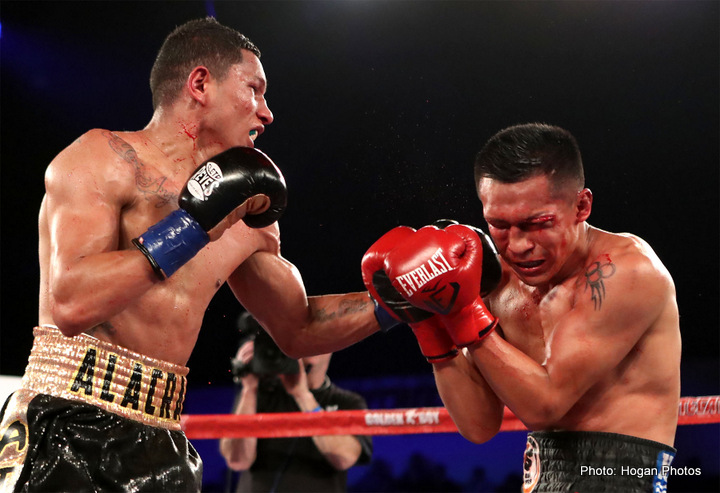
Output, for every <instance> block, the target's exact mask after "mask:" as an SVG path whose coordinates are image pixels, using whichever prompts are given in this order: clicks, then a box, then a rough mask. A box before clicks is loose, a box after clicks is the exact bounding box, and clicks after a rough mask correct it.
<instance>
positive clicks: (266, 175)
mask: <svg viewBox="0 0 720 493" xmlns="http://www.w3.org/2000/svg"><path fill="white" fill-rule="evenodd" d="M256 198H257V199H258V202H259V203H261V204H262V207H260V209H262V210H261V211H260V212H257V213H255V212H254V211H250V212H247V213H246V214H245V215H244V216H243V217H242V220H243V221H244V222H245V224H247V225H248V226H250V227H251V228H264V227H266V226H269V225H270V224H272V223H274V222H275V221H277V220H278V219H279V218H280V216H282V213H283V211H284V210H285V207H286V205H287V188H286V186H285V179H284V178H283V176H282V173H281V172H280V170H279V169H278V168H277V166H275V164H274V163H273V162H272V160H270V158H269V157H268V156H267V155H265V154H264V153H263V152H261V151H259V150H257V149H253V148H251V147H233V148H230V149H228V150H226V151H224V152H222V153H220V154H218V155H217V156H214V157H212V158H210V159H208V160H207V161H205V162H204V163H203V164H201V165H200V166H199V167H198V168H197V169H196V170H195V171H194V172H193V174H192V175H191V176H190V179H189V180H188V181H187V183H186V184H185V186H184V187H183V190H182V191H181V192H180V197H179V200H178V203H179V205H180V209H178V210H175V211H173V212H171V213H170V214H168V215H167V216H166V217H165V218H163V219H162V220H160V221H159V222H157V223H156V224H154V225H153V226H151V227H150V228H148V230H147V231H146V232H145V233H143V234H142V235H140V236H139V237H138V238H135V239H133V240H132V243H133V244H134V245H135V246H136V247H137V248H138V249H139V250H140V251H141V252H142V253H143V254H144V255H145V257H147V259H148V261H149V262H150V265H151V266H152V268H153V270H154V271H155V273H156V274H157V276H158V277H159V278H160V279H161V280H164V279H166V278H168V277H170V276H171V275H172V274H173V273H174V272H175V271H177V270H178V269H179V268H180V267H181V266H183V265H184V264H185V263H187V262H188V261H189V260H190V259H191V258H193V257H194V256H195V255H196V254H197V252H199V251H200V250H201V249H202V248H203V247H204V246H205V245H207V244H208V243H209V242H210V235H208V232H210V231H211V230H213V228H216V227H222V226H224V227H225V228H227V227H230V226H231V225H232V224H234V223H235V222H236V221H237V220H238V219H239V218H238V217H237V216H238V215H239V214H240V213H241V211H239V208H240V207H241V206H243V205H244V204H245V203H246V202H247V201H248V199H253V200H254V199H256ZM221 223H227V224H221ZM222 231H224V229H223V230H222ZM222 231H221V233H220V234H222Z"/></svg>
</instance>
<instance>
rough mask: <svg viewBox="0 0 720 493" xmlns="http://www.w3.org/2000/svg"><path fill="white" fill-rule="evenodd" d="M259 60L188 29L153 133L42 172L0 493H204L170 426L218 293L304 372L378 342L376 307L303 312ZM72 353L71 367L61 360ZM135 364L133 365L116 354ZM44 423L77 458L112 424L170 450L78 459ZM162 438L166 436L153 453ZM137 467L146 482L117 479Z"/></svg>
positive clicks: (222, 36)
mask: <svg viewBox="0 0 720 493" xmlns="http://www.w3.org/2000/svg"><path fill="white" fill-rule="evenodd" d="M259 57H260V52H259V50H258V49H257V47H255V45H254V44H253V43H252V42H250V41H249V40H248V39H247V38H246V37H245V36H243V35H242V34H240V33H238V32H237V31H234V30H233V29H230V28H228V27H226V26H222V25H221V24H219V23H218V22H217V21H215V20H214V19H212V18H207V19H200V20H195V21H190V22H188V23H186V24H184V25H182V26H179V27H178V28H176V30H174V31H173V33H171V34H170V35H169V36H168V37H167V38H166V40H165V42H164V44H163V46H162V48H161V50H160V52H159V54H158V56H157V59H156V62H155V64H154V66H153V69H152V72H151V78H150V86H151V91H152V98H153V107H154V113H153V116H152V119H151V121H150V122H149V123H148V125H147V126H146V127H145V128H143V129H142V130H139V131H132V132H111V131H108V130H102V129H95V130H90V131H89V132H87V133H85V134H84V135H82V136H81V137H80V138H78V139H77V140H76V141H75V142H73V143H72V144H71V145H70V146H69V147H67V148H66V149H65V150H63V151H62V152H61V153H60V154H59V155H58V156H57V157H56V158H55V159H54V160H53V161H52V162H51V163H50V165H49V167H48V169H47V171H46V175H45V186H46V194H45V197H44V199H43V201H42V205H41V208H40V217H39V240H40V241H39V260H40V310H39V324H38V325H40V326H43V327H41V328H38V329H37V330H36V340H35V345H34V349H33V354H32V356H31V364H30V365H29V366H28V370H27V372H26V375H25V377H24V379H23V386H22V388H21V390H20V391H19V392H17V393H16V394H15V395H14V396H12V397H11V400H10V402H9V403H8V406H7V409H6V412H5V413H4V419H3V421H2V423H1V424H0V435H1V436H2V444H3V448H2V450H0V470H1V471H2V474H1V475H0V479H1V480H2V481H3V486H4V488H5V489H8V490H10V489H13V487H14V488H15V489H17V490H30V489H34V488H36V487H42V483H41V482H39V481H40V479H41V478H42V477H43V472H44V471H45V469H44V468H46V467H47V466H48V465H49V464H52V463H53V462H52V461H53V460H57V461H59V462H64V463H65V465H64V466H62V467H65V466H67V467H74V468H75V470H78V471H79V470H80V469H82V470H83V473H82V474H79V473H78V474H75V473H73V474H60V475H56V476H54V479H53V488H55V489H57V490H72V491H81V490H94V489H97V488H100V489H103V488H105V487H104V486H103V487H101V486H99V485H97V486H96V482H100V481H102V482H103V483H102V484H107V485H112V487H110V486H108V488H110V489H115V490H119V489H123V490H129V491H142V490H146V491H157V490H158V489H169V490H176V491H197V490H198V489H199V485H200V474H201V464H200V460H199V458H198V457H197V454H196V453H195V452H194V450H192V446H191V445H190V444H189V443H187V442H186V441H185V437H184V435H183V434H182V432H181V431H179V429H178V423H177V419H179V418H178V416H179V411H180V410H181V407H182V400H183V397H184V395H181V393H182V392H184V390H185V389H184V388H183V387H182V382H184V377H182V378H181V375H183V374H184V372H185V371H186V370H185V369H184V366H185V364H186V362H187V360H188V358H189V357H190V354H191V352H192V350H193V347H194V345H195V341H196V340H197V337H198V332H199V330H200V327H201V325H202V320H203V315H204V313H205V310H206V308H207V306H208V304H209V302H210V300H211V299H212V297H213V296H214V295H215V293H216V292H217V290H218V289H220V287H221V286H222V285H223V284H225V283H226V282H227V283H228V285H229V286H230V288H231V289H232V291H233V292H234V294H235V296H236V297H237V299H238V300H239V301H240V303H241V304H242V305H243V307H245V308H246V309H247V310H248V311H249V312H251V313H252V314H253V316H254V317H255V318H256V319H257V320H258V321H259V322H260V323H261V324H262V325H263V326H264V327H265V329H266V330H267V331H268V332H269V333H270V334H271V335H272V337H273V338H274V339H275V341H276V343H277V344H278V346H280V348H281V349H283V350H284V351H285V352H286V353H287V354H288V355H289V356H291V357H294V358H301V357H304V356H311V355H314V354H325V353H330V352H334V351H337V350H339V349H342V348H343V347H346V346H348V345H350V344H352V343H354V342H356V341H358V340H360V339H362V338H364V337H366V336H368V335H370V334H372V333H374V332H376V331H377V330H378V324H377V321H376V319H375V316H374V313H373V303H372V301H371V300H370V298H369V297H368V295H367V293H365V292H360V293H349V294H343V295H326V296H314V297H308V296H307V295H306V292H305V289H304V286H303V282H302V278H301V276H300V274H299V272H298V271H297V269H296V268H295V267H294V266H293V265H292V264H291V263H290V262H288V261H287V260H285V259H284V258H283V257H282V256H281V254H280V233H279V229H278V225H277V222H276V221H277V218H278V217H279V216H280V214H281V213H282V210H283V208H284V205H285V200H286V198H285V192H284V187H285V184H284V180H283V178H282V175H281V173H280V171H279V170H278V169H277V167H276V166H275V165H274V164H273V163H272V161H270V159H269V158H268V157H267V156H266V155H264V154H263V153H261V152H259V151H257V150H254V149H253V148H254V143H255V139H256V138H258V136H260V135H261V134H262V133H263V132H264V130H265V128H266V127H267V125H270V124H271V123H272V121H273V114H272V112H271V111H270V109H269V108H268V105H267V101H266V99H265V94H266V88H267V80H266V77H265V73H264V70H263V66H262V64H261V63H260V59H259ZM70 338H73V339H70ZM54 344H56V345H57V346H58V347H56V348H52V347H48V346H49V345H50V346H52V345H54ZM106 344H107V345H108V346H105V345H106ZM101 346H102V348H103V349H102V352H103V354H105V356H103V357H100V356H99V354H100V351H99V347H101ZM65 347H69V348H70V347H71V348H74V349H73V351H75V352H76V353H77V354H73V355H72V356H71V357H69V358H67V359H63V358H61V357H60V356H61V355H62V351H61V348H65ZM92 348H95V350H94V351H95V352H96V354H95V356H93V355H92V353H93V351H92V350H91V349H92ZM126 351H128V352H131V353H132V354H134V355H137V357H135V356H133V357H132V358H130V357H128V358H121V357H119V356H120V355H122V354H125V352H126ZM37 361H41V363H40V364H39V366H38V364H35V363H32V362H37ZM75 365H77V367H75ZM169 369H172V370H169ZM171 375H172V376H171ZM118 386H119V387H118ZM161 389H166V390H167V392H168V394H167V395H165V394H164V390H163V391H162V392H161ZM47 396H50V397H49V398H48V397H47ZM111 396H112V397H113V399H112V402H110V401H109V399H111ZM60 399H62V401H60ZM88 405H89V406H91V407H90V408H88ZM170 407H172V410H170ZM74 408H76V409H74ZM51 409H53V410H56V411H57V413H55V414H56V415H62V416H64V417H63V419H66V420H69V421H67V426H66V427H65V430H67V431H69V432H71V433H73V434H74V436H75V437H76V438H78V439H79V441H78V442H77V443H89V442H90V441H91V439H90V438H88V441H87V442H85V441H84V440H83V435H84V431H83V430H85V429H87V431H88V433H89V434H92V435H93V436H94V437H95V438H97V429H96V428H94V427H93V426H92V425H88V427H87V428H85V423H87V419H86V418H87V416H93V413H97V414H96V415H97V419H98V420H104V419H106V418H107V413H110V414H112V415H113V419H114V421H112V424H108V425H106V426H107V428H103V429H104V430H106V431H107V432H108V433H110V432H111V431H112V429H114V428H115V427H116V426H119V425H118V424H116V423H117V422H123V423H125V422H126V421H131V422H134V423H137V424H139V425H141V426H143V427H146V428H147V431H139V433H141V434H145V433H151V434H153V435H154V436H155V439H157V440H160V442H162V443H163V444H164V445H163V446H162V447H160V446H158V447H154V448H153V450H154V452H153V454H154V455H153V456H154V457H156V458H158V460H157V461H156V460H154V459H153V458H152V457H145V456H143V455H140V454H139V452H138V450H137V449H136V448H133V447H132V444H133V443H135V441H136V439H135V438H132V437H134V436H135V435H128V441H127V442H120V441H115V440H109V441H107V443H100V444H96V445H95V446H93V447H88V448H83V449H82V450H83V451H84V452H83V453H80V454H75V453H74V452H73V451H71V450H70V449H71V447H69V446H67V447H66V446H63V444H66V443H69V442H68V441H67V439H66V437H63V436H60V435H58V434H56V433H55V432H54V431H52V429H51V428H50V427H49V423H50V422H51V421H52V419H54V418H52V417H51V413H50V410H51ZM80 410H82V412H80ZM38 411H39V412H38ZM58 413H59V414H58ZM88 413H89V414H88ZM176 413H177V415H176ZM31 414H32V417H31ZM115 416H118V417H119V418H121V419H116V418H115ZM90 421H92V419H90ZM98 422H102V421H98ZM103 426H105V425H103ZM123 426H125V425H123ZM158 430H159V431H158ZM167 430H170V431H171V435H172V439H166V438H162V439H160V438H158V437H159V436H165V437H167V434H166V431H167ZM133 433H135V432H133ZM100 436H101V437H102V436H103V435H102V434H101V435H100ZM26 438H27V439H26ZM99 446H102V447H104V448H105V449H107V450H106V452H107V453H105V454H104V455H100V454H98V453H97V447H99ZM176 448H177V449H178V450H180V451H181V452H182V453H180V454H179V455H175V456H173V458H172V460H170V461H167V460H160V459H159V458H160V457H166V456H167V457H170V456H168V455H167V454H173V453H174V452H173V451H172V450H171V449H176ZM136 453H137V454H138V455H135V454H136ZM25 457H27V458H28V462H26V463H25V462H23V461H24V458H25ZM102 458H104V460H105V462H102V461H100V459H102ZM133 458H134V460H135V462H136V463H135V466H137V467H134V468H132V469H131V468H129V467H128V468H127V469H123V463H127V462H128V461H132V460H133ZM99 461H100V462H99ZM131 471H132V472H131ZM60 478H64V479H63V481H67V482H62V481H61V480H60ZM101 478H102V479H101ZM150 478H153V479H152V480H150Z"/></svg>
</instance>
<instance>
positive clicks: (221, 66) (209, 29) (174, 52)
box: [150, 17, 260, 109]
mask: <svg viewBox="0 0 720 493" xmlns="http://www.w3.org/2000/svg"><path fill="white" fill-rule="evenodd" d="M242 50H248V51H250V52H252V53H254V54H255V55H256V56H257V57H258V58H259V57H260V50H259V49H258V48H257V47H256V46H255V45H254V44H253V43H252V41H250V40H249V39H248V38H247V37H246V36H244V35H243V34H240V33H239V32H237V31H236V30H234V29H232V28H229V27H227V26H223V25H222V24H220V23H219V22H218V21H217V20H216V19H215V18H213V17H206V18H204V19H195V20H191V21H189V22H186V23H185V24H182V25H180V26H178V27H176V28H175V29H174V30H173V31H172V32H171V33H170V34H168V36H167V37H166V38H165V41H164V42H163V45H162V47H161V48H160V51H159V52H158V55H157V57H156V58H155V63H154V64H153V67H152V71H151V72H150V91H151V92H152V103H153V109H156V108H157V107H158V106H160V105H163V104H170V103H172V102H173V101H175V98H176V97H177V96H178V95H179V94H180V91H181V89H182V86H183V84H184V83H185V80H186V78H187V76H188V74H189V73H190V71H191V70H192V69H193V68H195V67H197V66H199V65H204V66H205V67H207V68H208V70H210V73H212V74H213V75H214V76H215V77H217V78H219V79H220V80H222V79H223V78H225V76H227V73H228V70H229V68H230V67H231V66H232V65H235V64H237V63H241V62H242V61H243V54H242Z"/></svg>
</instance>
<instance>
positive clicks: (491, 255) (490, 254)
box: [432, 219, 502, 296]
mask: <svg viewBox="0 0 720 493" xmlns="http://www.w3.org/2000/svg"><path fill="white" fill-rule="evenodd" d="M453 224H460V223H459V222H457V221H455V220H454V219H438V220H437V221H435V222H434V223H432V226H435V227H436V228H440V229H445V228H446V227H448V226H450V225H453ZM466 226H467V227H468V228H471V229H472V230H473V231H475V232H476V233H477V235H478V236H479V237H480V241H481V243H482V249H483V256H482V278H481V279H480V296H487V295H488V294H490V293H491V292H492V291H493V290H494V289H495V288H496V287H497V285H498V284H500V279H501V278H502V266H501V265H500V255H499V254H498V251H497V247H496V246H495V242H493V240H492V238H491V237H490V235H488V234H487V233H486V232H485V231H483V230H482V229H480V228H476V227H475V226H469V225H466Z"/></svg>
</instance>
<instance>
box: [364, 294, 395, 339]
mask: <svg viewBox="0 0 720 493" xmlns="http://www.w3.org/2000/svg"><path fill="white" fill-rule="evenodd" d="M370 299H372V300H373V303H374V304H375V319H376V320H377V321H378V324H380V330H381V331H382V332H387V331H388V330H390V329H392V328H393V327H395V326H396V325H400V324H402V323H403V322H400V321H399V320H397V319H395V318H393V316H392V315H390V314H389V313H388V312H387V310H385V309H384V308H383V307H381V306H380V305H379V304H378V302H377V300H375V298H373V297H372V296H370Z"/></svg>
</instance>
